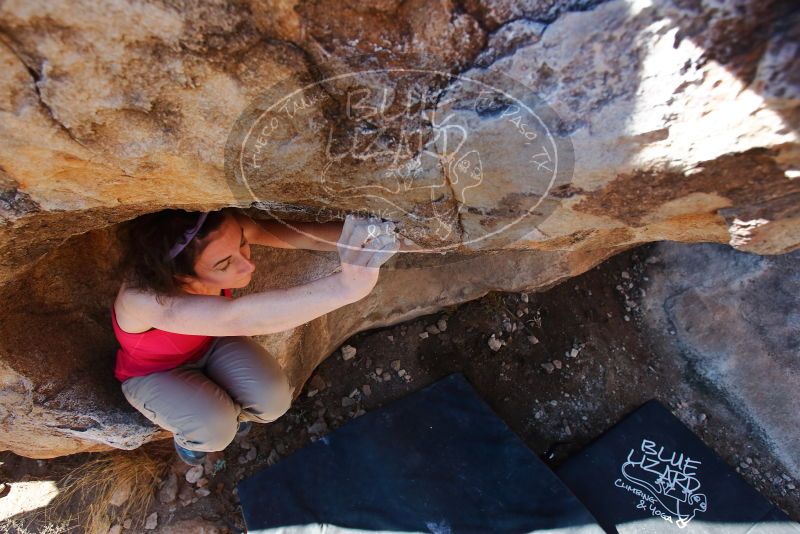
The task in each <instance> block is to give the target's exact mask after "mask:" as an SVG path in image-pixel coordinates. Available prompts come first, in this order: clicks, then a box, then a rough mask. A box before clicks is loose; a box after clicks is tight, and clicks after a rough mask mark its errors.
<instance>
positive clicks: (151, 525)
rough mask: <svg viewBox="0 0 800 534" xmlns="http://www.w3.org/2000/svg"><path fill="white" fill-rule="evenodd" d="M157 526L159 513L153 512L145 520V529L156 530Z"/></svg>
mask: <svg viewBox="0 0 800 534" xmlns="http://www.w3.org/2000/svg"><path fill="white" fill-rule="evenodd" d="M157 526H158V512H153V513H152V514H150V515H148V516H147V519H145V521H144V529H145V530H155V528H156V527H157Z"/></svg>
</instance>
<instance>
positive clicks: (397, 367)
mask: <svg viewBox="0 0 800 534" xmlns="http://www.w3.org/2000/svg"><path fill="white" fill-rule="evenodd" d="M389 365H391V367H392V369H394V370H395V371H399V370H400V360H394V361H393V362H392V363H391V364H389Z"/></svg>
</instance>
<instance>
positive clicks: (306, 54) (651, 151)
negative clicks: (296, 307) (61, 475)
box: [0, 0, 800, 458]
mask: <svg viewBox="0 0 800 534" xmlns="http://www.w3.org/2000/svg"><path fill="white" fill-rule="evenodd" d="M798 16H799V15H798V9H797V6H796V4H795V3H793V2H791V1H788V0H787V1H778V0H773V1H761V0H729V1H727V2H717V3H715V4H713V5H702V4H699V3H688V2H682V1H678V0H674V1H667V0H655V1H651V2H643V1H642V2H639V1H633V2H626V1H622V0H613V1H608V2H599V1H591V0H563V1H552V0H551V1H547V2H540V1H531V2H523V3H520V2H511V1H506V0H498V1H494V2H491V1H481V0H468V1H467V2H464V3H461V4H458V3H455V4H454V3H451V2H432V3H431V2H421V1H417V2H400V1H392V0H387V1H385V2H381V3H379V4H378V5H377V6H375V5H372V6H371V7H369V8H367V7H362V6H361V5H359V4H358V3H357V2H351V3H342V2H339V1H337V2H325V1H322V2H278V1H274V2H273V1H269V2H262V3H257V2H249V1H242V2H238V3H228V2H209V3H199V2H185V3H183V4H182V5H181V7H180V8H177V7H175V6H169V5H164V4H162V3H158V2H106V3H103V4H102V5H100V4H98V5H94V4H93V5H87V6H85V7H84V8H82V9H76V8H75V6H74V5H73V4H72V3H70V2H59V1H49V2H44V1H42V2H36V1H28V0H24V1H23V0H18V1H14V0H9V1H6V2H4V3H2V5H0V37H2V39H0V62H2V65H3V71H4V72H5V73H6V74H5V76H3V77H2V79H0V114H1V117H0V284H2V290H3V291H4V293H5V300H4V303H5V306H4V307H3V311H2V324H1V325H0V329H2V333H0V429H1V430H2V432H0V448H2V449H10V450H12V451H14V452H17V453H19V454H23V455H27V456H32V457H41V458H45V457H53V456H58V455H63V454H70V453H74V452H79V451H89V450H102V449H107V448H111V447H116V448H123V449H130V448H134V447H137V446H139V445H141V444H142V443H144V442H146V441H148V440H150V439H154V438H157V437H160V436H164V434H163V432H160V431H159V430H158V429H156V428H154V427H153V426H152V425H150V424H149V423H148V422H147V421H146V420H145V419H144V418H143V417H141V416H140V415H139V414H138V413H136V412H135V411H134V410H133V409H132V408H131V407H129V406H128V405H127V404H126V402H125V401H124V399H123V397H122V395H121V393H120V391H119V387H118V384H117V383H116V382H115V381H114V379H113V376H112V374H111V368H112V365H113V355H114V351H115V349H116V345H115V340H114V336H113V332H112V330H111V323H110V311H109V310H110V306H111V302H112V301H113V297H114V295H115V293H116V289H117V287H118V284H119V280H118V279H117V273H116V271H115V265H116V261H117V260H118V258H119V251H120V248H119V247H120V244H119V243H117V242H116V240H115V237H114V236H115V233H114V227H115V225H117V224H119V223H121V222H123V221H126V220H129V219H131V218H133V217H136V216H137V215H140V214H143V213H147V212H151V211H155V210H159V209H163V208H167V207H180V208H185V209H191V210H212V209H219V208H222V207H225V206H238V207H240V208H243V209H246V210H247V212H248V213H249V214H251V215H252V216H254V217H265V218H267V217H271V218H276V217H277V218H279V219H281V220H284V221H287V222H291V221H301V220H305V221H309V220H320V219H321V218H328V217H339V218H341V214H342V213H345V212H351V211H356V210H371V211H373V212H380V213H384V214H387V215H388V216H391V217H392V218H394V219H395V220H397V221H398V222H399V223H400V224H399V227H400V228H401V230H402V231H403V232H404V233H405V234H406V235H408V236H409V237H412V238H413V239H415V241H417V242H418V243H420V244H422V245H423V246H424V247H425V251H426V252H428V253H416V254H401V255H398V257H397V258H396V259H393V260H392V261H391V262H390V264H387V266H386V267H385V268H384V270H383V272H382V274H381V278H380V281H379V283H378V286H377V287H376V289H375V290H374V291H373V293H372V294H370V295H369V296H368V297H366V298H364V299H363V300H361V301H359V302H357V303H354V304H351V305H348V306H345V307H343V308H341V309H339V310H336V311H334V312H332V313H330V314H328V315H326V316H324V317H321V318H318V319H316V320H314V321H311V322H309V323H307V324H305V325H303V326H302V327H299V328H296V329H294V330H292V331H288V332H284V333H281V334H275V335H270V336H258V338H257V339H258V340H259V341H260V342H262V343H263V344H264V345H265V346H266V347H267V348H268V349H269V350H270V351H271V352H272V353H273V354H275V356H276V357H277V358H278V359H279V360H280V361H281V363H282V364H283V365H284V367H285V368H286V369H287V372H288V373H289V375H290V377H291V380H292V382H293V383H294V384H295V385H296V386H297V391H299V390H300V388H301V387H302V384H303V383H304V382H305V380H306V379H307V378H308V377H309V376H310V373H311V372H312V370H313V369H314V368H315V366H317V365H318V364H319V363H320V362H321V361H322V360H324V359H325V358H326V357H327V356H328V355H329V354H331V353H332V352H333V350H335V348H336V347H337V346H338V345H339V344H340V343H341V342H342V341H343V340H344V339H346V338H347V337H349V336H351V335H352V334H354V333H355V332H357V331H360V330H363V329H367V328H372V327H376V326H382V325H387V324H390V323H394V322H398V321H403V320H407V319H410V318H412V317H415V316H418V315H420V314H427V313H432V312H434V311H436V310H437V309H439V308H441V307H443V306H447V305H451V304H455V303H459V302H464V301H467V300H470V299H474V298H477V297H480V296H481V295H483V294H485V293H486V292H488V291H490V290H508V291H520V290H542V289H545V288H548V287H551V286H553V285H554V284H556V283H558V282H560V281H562V280H565V279H568V278H570V277H572V276H575V275H578V274H580V273H582V272H584V271H586V270H587V269H589V268H591V267H593V266H594V265H596V264H597V263H599V262H601V261H603V260H604V259H605V258H607V257H609V256H610V255H613V254H615V253H617V252H619V251H622V250H625V249H627V248H630V247H633V246H636V245H638V244H641V243H646V242H650V241H656V240H674V241H685V242H701V241H703V242H716V243H728V244H730V245H731V246H733V247H735V248H737V249H739V250H743V251H748V252H754V253H758V254H779V253H785V252H789V251H791V250H794V249H796V248H798V247H799V246H800V231H798V230H800V202H798V200H800V177H798V174H800V148H799V147H798V125H800V113H799V111H798V93H800V82H799V81H798V79H797V73H798V72H800V68H798V67H799V66H800V65H798V62H800V60H798V57H800V54H798V50H797V49H798V38H797V37H798V35H797V34H798V28H799V27H800V24H798ZM355 71H359V72H360V74H354V72H355ZM363 71H370V72H369V73H365V72H363ZM365 87H366V88H370V89H372V90H375V91H374V92H373V93H370V94H372V95H374V94H383V95H388V102H390V105H389V106H388V108H387V109H389V110H391V113H384V112H380V113H365V110H373V109H377V108H376V107H375V105H374V104H375V103H374V102H373V101H372V100H368V101H367V102H366V103H367V104H369V105H364V104H365V103H364V101H356V100H354V99H353V98H351V97H352V96H353V95H363V94H364V93H363V91H362V90H363V89H364V88H365ZM387 88H388V89H389V91H380V90H381V89H387ZM486 90H488V91H489V93H488V94H489V97H490V98H487V97H486V95H487V93H486ZM360 91H361V92H360ZM295 94H299V95H300V96H301V97H304V98H301V99H299V100H295V101H294V106H295V107H294V108H292V110H293V113H291V114H290V115H291V118H292V121H287V122H286V123H281V124H280V127H279V128H277V129H275V130H274V133H275V134H276V135H274V136H273V137H271V138H270V137H269V136H267V137H263V138H262V137H259V136H258V132H261V134H262V135H266V133H265V132H267V130H266V129H263V128H264V127H266V126H267V125H271V124H273V123H272V122H270V120H271V118H272V117H271V116H270V115H269V113H267V112H269V111H270V110H269V104H270V103H274V102H275V101H276V100H275V99H276V98H279V97H284V96H286V95H295ZM298 102H299V106H298ZM354 103H355V105H354ZM265 104H268V105H265ZM515 106H516V109H517V110H516V111H514V107H515ZM381 109H382V108H381ZM382 111H384V110H382ZM265 113H267V114H265ZM271 113H275V110H274V108H273V109H272V110H271ZM526 113H527V115H526ZM282 117H283V118H285V117H284V116H282ZM398 117H400V119H398ZM265 118H266V119H265ZM267 119H269V120H267ZM405 119H408V120H407V121H404V120H405ZM275 124H277V123H275ZM255 126H259V129H258V130H255V131H256V134H255V135H250V134H251V132H252V131H254V130H253V128H254V127H255ZM526 128H527V129H526ZM534 133H535V135H534ZM248 135H250V137H248ZM459 136H461V137H459ZM411 139H413V140H415V141H416V142H418V144H416V145H415V144H413V143H411V142H410V140H411ZM248 143H249V144H248ZM343 147H344V148H343ZM348 147H349V148H348ZM364 147H369V150H366V149H364ZM398 147H400V148H403V149H405V150H399V149H398ZM454 147H455V148H454ZM423 149H424V150H423ZM248 150H249V151H250V152H249V153H248ZM242 155H249V156H253V155H258V156H260V157H261V159H260V160H259V161H258V163H259V164H256V160H255V159H253V158H251V159H249V160H245V159H244V158H242V157H241V156H242ZM237 158H238V159H237ZM236 162H245V165H239V166H237V165H236V164H235V163H236ZM247 162H249V163H247ZM262 163H263V165H260V164H262ZM248 165H249V166H248ZM476 170H477V171H476ZM255 258H256V259H257V261H258V263H259V271H258V274H257V276H255V277H254V279H253V282H252V283H251V285H250V286H249V287H248V288H246V289H245V290H243V292H250V291H260V290H264V289H266V288H269V287H279V286H287V285H292V284H298V283H302V282H305V281H309V280H312V279H314V278H318V277H320V276H324V275H326V274H327V273H330V272H332V271H333V270H334V269H335V268H336V265H337V256H336V254H335V253H320V252H311V251H290V250H259V251H256V254H255ZM241 293H242V292H240V294H241Z"/></svg>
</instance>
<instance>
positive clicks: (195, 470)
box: [153, 465, 203, 528]
mask: <svg viewBox="0 0 800 534" xmlns="http://www.w3.org/2000/svg"><path fill="white" fill-rule="evenodd" d="M202 476H203V466H202V465H195V466H192V468H191V469H189V470H188V471H186V482H188V483H189V484H194V483H195V482H197V481H198V480H200V477H202ZM153 528H155V527H153Z"/></svg>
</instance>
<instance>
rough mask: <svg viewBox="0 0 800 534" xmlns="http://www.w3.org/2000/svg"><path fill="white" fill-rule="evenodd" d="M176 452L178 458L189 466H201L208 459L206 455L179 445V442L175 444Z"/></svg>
mask: <svg viewBox="0 0 800 534" xmlns="http://www.w3.org/2000/svg"><path fill="white" fill-rule="evenodd" d="M175 452H177V453H178V458H180V459H181V460H182V461H183V462H184V463H187V464H189V465H201V464H202V463H203V460H204V459H205V457H206V453H204V452H202V451H192V450H189V449H185V448H183V447H181V446H180V445H178V442H177V441H176V442H175Z"/></svg>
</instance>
